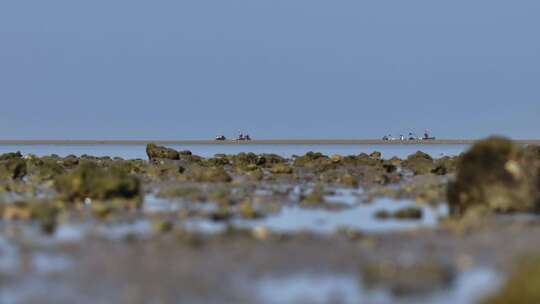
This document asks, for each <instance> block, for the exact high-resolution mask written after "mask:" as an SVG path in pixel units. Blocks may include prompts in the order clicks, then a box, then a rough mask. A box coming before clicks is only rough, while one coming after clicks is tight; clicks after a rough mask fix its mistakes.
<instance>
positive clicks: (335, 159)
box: [330, 154, 343, 163]
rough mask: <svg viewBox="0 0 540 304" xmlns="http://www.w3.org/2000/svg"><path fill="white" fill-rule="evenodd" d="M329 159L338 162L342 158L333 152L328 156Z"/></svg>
mask: <svg viewBox="0 0 540 304" xmlns="http://www.w3.org/2000/svg"><path fill="white" fill-rule="evenodd" d="M330 160H331V161H332V162H333V163H339V162H341V161H342V160H343V156H341V155H339V154H334V155H332V156H330Z"/></svg>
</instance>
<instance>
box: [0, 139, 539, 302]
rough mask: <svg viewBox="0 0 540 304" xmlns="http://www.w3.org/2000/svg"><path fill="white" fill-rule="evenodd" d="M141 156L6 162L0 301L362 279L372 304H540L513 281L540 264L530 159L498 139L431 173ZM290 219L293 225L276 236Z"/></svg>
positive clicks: (528, 151) (395, 161)
mask: <svg viewBox="0 0 540 304" xmlns="http://www.w3.org/2000/svg"><path fill="white" fill-rule="evenodd" d="M146 152H147V155H148V160H143V159H135V160H124V159H121V158H110V157H93V156H88V155H82V156H75V155H70V156H67V157H60V156H56V155H50V156H45V157H38V156H34V155H21V154H20V153H17V152H15V153H8V154H3V155H0V215H1V218H2V220H1V224H0V291H2V292H0V294H8V295H10V296H11V298H9V299H14V301H13V303H34V302H40V303H72V302H74V301H75V302H78V303H86V302H88V303H102V302H103V303H105V302H111V301H113V302H115V303H152V302H157V303H185V302H192V303H231V302H234V303H254V302H262V303H265V302H268V303H273V302H275V299H268V298H265V296H264V295H261V294H264V292H261V291H260V290H259V289H258V288H260V286H259V285H257V284H258V283H257V284H256V283H254V282H260V281H261V280H263V279H265V278H267V277H278V278H282V277H288V276H294V275H298V274H306V273H307V274H310V275H311V276H313V275H315V276H320V275H325V276H328V275H330V276H332V277H333V278H335V277H336V275H341V277H339V278H343V277H344V276H345V277H346V278H349V277H353V278H355V279H354V280H358V282H359V283H358V285H359V286H360V285H361V286H362V288H361V293H362V298H363V299H368V298H369V297H370V296H373V292H372V291H373V290H380V289H382V290H384V294H385V296H384V298H378V299H376V300H373V301H371V302H374V303H386V302H387V303H393V302H403V303H409V302H411V301H412V302H416V303H419V302H429V301H430V300H429V299H432V298H430V297H432V296H436V295H437V294H441V293H442V294H444V292H445V290H452V288H457V287H456V284H458V283H457V282H460V280H461V279H460V278H461V277H462V275H464V274H467V273H469V272H470V271H471V270H475V269H489V270H490V271H493V272H494V273H497V274H499V276H500V277H502V279H500V280H499V281H500V283H498V284H499V285H497V284H495V283H492V284H491V286H492V289H491V290H489V292H487V291H486V294H484V295H481V296H480V295H477V296H476V298H474V297H472V296H471V298H467V300H465V301H469V302H470V303H514V302H515V298H512V297H515V296H516V294H518V295H520V296H521V297H528V298H527V301H525V302H528V303H531V302H536V301H538V299H539V297H540V293H535V292H529V289H527V292H529V293H526V292H525V291H522V290H521V288H527V286H530V285H528V284H534V282H536V280H538V279H539V278H540V276H538V274H536V273H535V272H532V274H531V276H527V277H523V276H520V275H519V273H520V272H519V270H514V269H519V267H525V268H526V269H536V268H535V267H538V266H537V265H539V264H540V263H538V259H537V258H536V256H538V254H539V253H538V252H537V249H536V248H535V247H536V246H535V244H536V242H537V239H538V238H539V237H538V236H539V235H540V233H538V231H537V230H540V217H538V215H537V212H538V210H539V209H538V207H539V206H540V149H539V148H538V147H537V146H534V145H529V146H528V147H526V148H525V147H522V146H520V145H517V144H516V143H514V142H511V141H509V140H507V139H504V138H497V137H493V138H489V139H486V140H482V141H479V142H476V143H475V144H474V146H472V147H471V149H469V150H468V151H467V152H465V153H464V154H462V155H459V156H455V157H448V156H446V157H442V158H437V159H434V158H432V157H431V156H430V155H428V154H426V153H423V152H420V151H418V152H417V153H414V154H412V155H410V156H408V157H407V158H405V159H400V158H397V157H394V158H392V159H383V158H382V157H381V153H380V152H377V151H374V152H373V153H371V154H369V155H368V154H359V155H348V156H347V155H323V154H321V153H317V152H309V153H307V154H305V155H301V156H293V157H291V158H285V157H282V156H279V155H276V154H254V153H240V154H235V155H225V154H218V155H215V156H214V157H200V156H197V155H194V154H193V153H192V152H190V151H177V150H174V149H171V148H167V147H163V146H159V145H155V144H149V145H148V146H147V149H146ZM382 200H385V202H386V204H387V205H381V201H382ZM404 201H406V202H407V204H406V205H401V203H400V202H404ZM440 208H443V209H444V208H446V209H447V211H446V212H442V213H440V212H439V213H436V212H435V211H433V212H432V210H438V209H440ZM291 210H293V211H294V212H295V213H293V215H292V216H291V217H289V218H286V219H288V220H287V221H285V222H286V223H279V222H278V223H275V222H271V221H272V220H274V221H276V220H275V219H276V218H278V219H279V218H280V216H282V215H283V214H287V212H292V211H291ZM363 210H370V211H369V212H372V214H371V213H370V214H369V216H367V217H362V216H364V215H363V213H362V212H364V211H363ZM366 212H367V211H366ZM315 213H317V214H321V218H320V219H319V218H318V219H316V220H314V221H313V222H308V223H307V224H306V223H301V220H302V219H303V216H304V214H308V215H309V214H315ZM431 213H433V215H432V214H431ZM343 215H347V217H345V216H343ZM349 215H350V216H349ZM428 216H430V217H432V219H430V221H427V218H428ZM334 218H335V223H331V222H330V221H334V220H333V219H334ZM325 221H326V222H325ZM293 224H296V225H293ZM304 224H305V226H302V225H304ZM280 225H281V226H280ZM283 225H287V226H286V227H287V229H278V228H282V227H285V226H283ZM369 225H373V226H369ZM321 227H330V228H328V229H325V230H321V229H318V228H321ZM364 227H366V228H364ZM377 227H379V228H377ZM368 228H372V229H368ZM320 231H325V233H321V232H320ZM43 256H46V257H48V258H49V259H44V258H43ZM524 256H525V257H526V258H523V259H522V257H524ZM36 257H41V258H36ZM40 259H41V260H40ZM51 259H52V261H51ZM55 259H56V260H55ZM36 261H37V262H36ZM39 261H42V262H39ZM43 261H44V262H43ZM54 261H56V263H57V264H59V265H57V268H55V267H53V266H54V265H56V264H55V262H54ZM40 263H41V264H40ZM524 263H525V266H523V265H522V264H524ZM51 264H52V265H53V266H51ZM531 265H532V266H531ZM40 267H41V268H45V269H46V270H43V269H41V268H40ZM51 267H52V268H53V269H52V270H51ZM516 267H517V268H516ZM507 278H509V279H507ZM343 280H344V279H343ZM297 281H298V280H297ZM521 281H527V282H523V283H519V282H521ZM528 281H530V282H528ZM264 282H267V281H264ZM355 282H356V281H355ZM516 282H518V283H516ZM343 284H345V283H343ZM343 284H342V285H343ZM470 284H474V283H470ZM21 286H22V287H23V288H22V289H23V290H18V289H17V288H21ZM265 286H266V285H265ZM499 286H500V288H498V287H499ZM261 288H262V287H261ZM356 288H360V287H358V286H356ZM278 289H279V288H278ZM51 290H53V291H55V292H51ZM279 292H280V291H279V290H276V293H279ZM359 292H360V291H359ZM98 294H99V295H98ZM307 296H309V295H307ZM350 297H352V296H350ZM364 297H366V298H364ZM446 298H448V299H450V298H451V296H449V295H448V296H446ZM2 299H3V298H1V297H0V300H2ZM308 299H309V298H308ZM319 300H320V299H319ZM339 300H340V301H341V303H350V302H351V301H349V300H347V297H346V296H345V297H344V298H343V299H341V298H340V299H339ZM328 301H330V300H328ZM328 301H326V300H324V299H323V300H322V301H321V303H325V302H328ZM0 302H2V301H0ZM289 302H290V301H289ZM292 302H293V303H296V301H292ZM330 302H336V303H340V302H339V301H337V300H336V301H330ZM352 302H354V301H352ZM366 302H368V303H370V301H368V300H366Z"/></svg>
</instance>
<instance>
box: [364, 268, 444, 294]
mask: <svg viewBox="0 0 540 304" xmlns="http://www.w3.org/2000/svg"><path fill="white" fill-rule="evenodd" d="M362 278H363V282H364V284H365V285H366V287H367V288H368V289H378V288H381V287H386V288H389V289H390V290H391V291H392V293H393V294H394V295H396V296H403V295H411V294H420V293H428V292H432V291H433V290H436V289H443V288H445V287H447V286H449V285H451V284H452V282H453V281H454V279H455V274H454V271H453V269H452V268H451V267H449V266H446V265H442V264H439V263H437V262H430V261H423V262H419V263H415V264H403V263H398V262H393V261H386V262H380V263H373V264H369V265H367V266H365V267H364V268H363V269H362Z"/></svg>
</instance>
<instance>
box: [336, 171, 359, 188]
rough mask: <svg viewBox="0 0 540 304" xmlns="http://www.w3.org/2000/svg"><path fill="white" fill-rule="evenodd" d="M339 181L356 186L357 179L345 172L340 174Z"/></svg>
mask: <svg viewBox="0 0 540 304" xmlns="http://www.w3.org/2000/svg"><path fill="white" fill-rule="evenodd" d="M340 182H341V183H342V184H344V185H346V186H349V187H353V188H356V187H358V179H356V178H355V177H354V176H352V175H350V174H345V175H343V176H341V178H340Z"/></svg>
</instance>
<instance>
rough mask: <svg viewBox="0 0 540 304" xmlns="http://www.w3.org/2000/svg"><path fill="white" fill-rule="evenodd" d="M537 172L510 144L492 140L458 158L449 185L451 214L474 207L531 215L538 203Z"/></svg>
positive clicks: (508, 141) (448, 194) (516, 147)
mask: <svg viewBox="0 0 540 304" xmlns="http://www.w3.org/2000/svg"><path fill="white" fill-rule="evenodd" d="M539 188H540V184H539V180H538V169H537V166H536V164H535V163H534V161H532V160H531V159H530V158H528V157H526V155H525V153H524V151H523V149H522V148H521V147H519V146H517V145H515V144H514V143H513V142H512V141H510V140H508V139H505V138H501V137H491V138H488V139H485V140H482V141H479V142H477V143H476V144H474V145H473V147H472V148H471V149H470V150H469V151H467V152H466V153H465V154H464V155H462V156H461V158H460V160H459V162H458V165H457V176H456V180H455V181H454V182H450V183H449V185H448V192H447V196H448V202H449V205H450V213H451V214H452V215H462V214H463V213H464V212H465V211H466V210H467V208H469V207H471V206H475V205H481V206H486V207H488V208H489V209H490V210H492V211H496V212H512V211H522V212H533V211H537V210H538V206H539V203H540V195H539V192H540V190H539Z"/></svg>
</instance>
